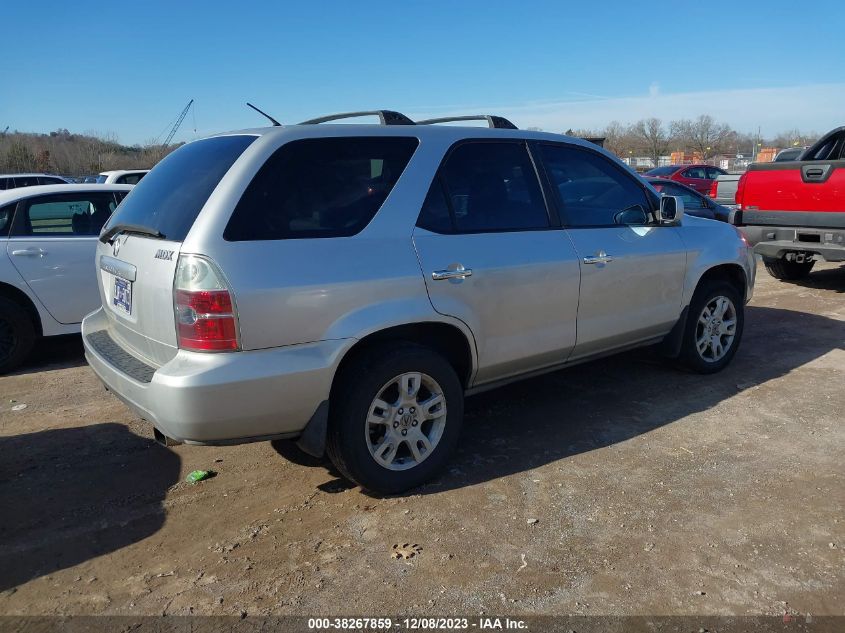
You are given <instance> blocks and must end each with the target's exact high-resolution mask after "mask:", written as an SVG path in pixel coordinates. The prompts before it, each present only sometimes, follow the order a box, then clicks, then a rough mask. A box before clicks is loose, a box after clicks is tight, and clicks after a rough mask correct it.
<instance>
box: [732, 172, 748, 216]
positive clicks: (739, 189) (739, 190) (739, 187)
mask: <svg viewBox="0 0 845 633" xmlns="http://www.w3.org/2000/svg"><path fill="white" fill-rule="evenodd" d="M747 176H748V172H745V173H744V174H742V176H740V177H739V181H738V182H737V183H736V193H735V194H734V202H736V205H737V209H740V210H742V198H743V196H744V195H745V179H746V177H747Z"/></svg>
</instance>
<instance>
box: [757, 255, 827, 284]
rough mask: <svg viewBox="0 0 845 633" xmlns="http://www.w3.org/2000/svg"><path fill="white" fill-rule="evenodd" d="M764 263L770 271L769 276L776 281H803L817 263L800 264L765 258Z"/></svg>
mask: <svg viewBox="0 0 845 633" xmlns="http://www.w3.org/2000/svg"><path fill="white" fill-rule="evenodd" d="M763 263H764V264H765V265H766V270H767V271H769V274H770V275H771V276H772V277H774V278H775V279H781V280H783V281H795V280H797V279H803V278H804V277H806V276H807V275H809V274H810V271H811V270H812V269H813V266H814V265H815V263H816V262H815V261H812V260H811V261H809V262H801V263H800V264H799V263H798V262H790V261H787V260H785V259H772V258H770V257H764V258H763Z"/></svg>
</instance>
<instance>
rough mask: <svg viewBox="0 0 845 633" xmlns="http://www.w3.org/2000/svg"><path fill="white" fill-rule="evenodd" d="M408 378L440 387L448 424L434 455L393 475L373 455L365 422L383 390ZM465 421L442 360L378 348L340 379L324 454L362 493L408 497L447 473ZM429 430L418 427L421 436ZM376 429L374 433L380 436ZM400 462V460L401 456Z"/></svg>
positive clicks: (458, 390)
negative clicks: (420, 378)
mask: <svg viewBox="0 0 845 633" xmlns="http://www.w3.org/2000/svg"><path fill="white" fill-rule="evenodd" d="M410 372H419V373H421V374H425V375H427V376H428V377H430V378H431V379H433V380H434V381H436V383H437V385H439V387H440V388H441V390H442V393H443V396H444V397H445V406H446V417H445V422H444V423H443V427H442V433H441V434H440V436H439V441H438V442H436V443H435V444H434V446H433V448H432V450H431V452H430V454H428V455H427V456H426V457H425V458H423V459H422V460H421V461H420V462H419V463H418V464H417V465H415V466H413V467H410V468H408V469H407V470H390V469H388V468H387V467H385V466H382V465H381V464H380V463H378V462H377V461H376V458H375V457H374V456H373V455H372V454H371V453H370V448H369V443H370V439H369V436H368V432H370V428H371V427H370V426H369V425H368V423H367V418H368V415H369V413H370V405H371V404H372V403H373V401H374V399H375V398H376V397H377V396H379V395H380V394H381V389H382V387H383V386H384V385H385V384H386V383H388V382H389V381H391V380H392V379H393V378H395V377H398V376H400V375H402V374H405V373H410ZM463 415H464V393H463V387H462V386H461V382H460V380H459V379H458V375H457V374H456V373H455V370H454V368H453V367H452V366H451V365H450V364H449V363H448V362H447V361H446V360H445V359H444V358H443V357H442V356H440V355H439V354H437V353H435V352H433V351H431V350H430V349H428V348H425V347H420V346H418V345H414V344H411V343H395V344H392V345H387V346H380V347H378V348H373V349H371V350H369V351H367V352H364V353H363V354H361V355H360V356H358V357H357V358H356V359H354V360H353V361H352V362H351V363H350V364H349V365H347V366H346V367H345V369H344V370H343V373H342V374H341V375H339V376H338V377H337V383H336V386H335V388H334V389H333V390H332V396H331V402H330V413H329V428H328V437H327V438H326V452H327V454H328V456H329V459H331V461H332V463H333V464H334V465H335V467H336V468H337V469H338V471H340V473H341V474H342V475H343V476H344V477H346V478H347V479H350V480H351V481H353V482H355V483H357V484H358V485H359V486H361V487H362V488H364V489H366V490H369V491H371V492H374V493H378V494H396V493H399V492H404V491H406V490H409V489H411V488H415V487H417V486H419V485H421V484H423V483H424V482H426V481H428V480H429V479H431V478H432V477H434V476H435V475H436V474H437V473H438V472H440V471H441V470H442V469H443V468H444V466H445V465H446V462H447V461H448V459H449V455H450V454H451V452H452V451H453V449H454V448H455V445H456V444H457V442H458V436H459V435H460V430H461V423H462V421H463ZM426 424H427V423H425V422H423V423H422V424H420V427H419V428H420V430H422V429H423V427H424V426H425V425H426ZM390 426H393V425H392V424H391V425H390ZM415 426H416V425H415ZM378 429H379V427H378V426H377V427H375V432H376V433H378V432H379V431H378ZM408 430H409V431H410V429H408ZM400 431H401V429H400ZM383 432H384V433H385V434H386V433H388V432H389V429H387V428H386V427H385V430H384V431H383ZM397 432H399V431H397ZM400 441H404V440H400ZM403 446H404V447H405V448H406V449H407V448H408V447H407V445H402V444H400V445H399V447H400V450H401V449H402V447H403ZM418 449H419V445H418ZM406 452H407V450H406ZM397 458H398V459H400V460H401V459H402V458H401V457H399V455H398V453H397Z"/></svg>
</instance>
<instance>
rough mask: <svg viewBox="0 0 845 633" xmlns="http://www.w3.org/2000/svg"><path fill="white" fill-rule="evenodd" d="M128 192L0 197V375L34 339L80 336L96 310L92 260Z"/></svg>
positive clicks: (71, 189)
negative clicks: (0, 248)
mask: <svg viewBox="0 0 845 633" xmlns="http://www.w3.org/2000/svg"><path fill="white" fill-rule="evenodd" d="M130 189H132V187H131V186H129V185H71V184H67V183H65V184H50V185H36V186H23V187H18V188H16V189H11V190H8V191H0V237H2V242H0V243H2V245H3V249H4V251H5V253H4V254H2V255H0V373H6V372H8V371H11V370H13V369H14V368H15V367H17V366H18V365H20V364H21V363H22V362H24V361H25V360H26V358H27V357H28V355H29V353H30V351H31V350H32V346H33V345H34V343H35V341H36V340H37V339H38V338H39V337H41V336H56V335H60V334H72V333H77V332H79V327H80V325H79V324H80V323H81V322H82V317H84V316H85V315H86V314H88V313H89V312H91V310H93V309H95V308H96V307H97V306H98V305H100V294H99V291H98V290H97V286H98V282H97V272H96V271H97V269H96V267H95V266H94V263H93V262H92V261H91V258H92V257H93V256H94V252H95V250H96V246H95V245H96V244H97V243H98V242H97V236H98V235H99V234H100V230H101V229H102V228H103V225H104V224H105V223H106V221H107V220H108V219H109V216H111V214H112V212H113V211H114V209H115V208H116V207H117V205H118V204H119V203H120V201H121V200H123V197H124V196H125V195H126V194H127V192H128V191H129V190H130Z"/></svg>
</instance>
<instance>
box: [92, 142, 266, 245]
mask: <svg viewBox="0 0 845 633" xmlns="http://www.w3.org/2000/svg"><path fill="white" fill-rule="evenodd" d="M256 138H257V137H255V136H246V135H237V136H216V137H214V138H207V139H203V140H201V141H194V142H193V143H188V144H187V145H184V146H182V147H180V148H179V149H177V150H176V151H175V152H173V153H172V154H169V155H168V156H167V157H166V158H165V159H164V160H162V161H161V162H160V163H159V164H158V165H156V167H155V169H153V170H152V171H151V172H150V173H149V174H147V175H146V176H144V179H143V180H141V182H139V183H138V184H137V185H136V186H135V188H134V189H133V190H132V195H130V196H127V197H126V199H125V200H124V201H123V203H122V204H121V205H120V207H119V208H118V210H117V211H116V212H115V214H114V215H113V216H112V217H111V220H109V223H108V224H107V225H106V230H108V229H109V228H111V227H112V226H114V225H116V224H135V225H138V226H143V227H145V228H148V229H151V230H153V231H158V232H159V233H161V234H162V235H164V239H167V240H174V241H176V242H181V241H182V240H184V239H185V236H187V235H188V231H189V230H190V229H191V226H192V225H193V223H194V220H196V219H197V216H198V215H199V212H200V210H201V209H202V207H203V205H204V204H205V203H206V201H207V200H208V197H209V196H210V195H211V192H212V191H214V188H215V187H216V186H217V184H218V183H219V182H220V179H221V178H223V176H224V175H225V174H226V172H227V171H229V168H230V167H231V166H232V164H233V163H234V162H235V161H236V160H237V159H238V157H239V156H240V155H241V154H242V153H243V151H244V150H245V149H246V148H247V147H249V145H250V144H251V143H252V142H253V141H255V139H256Z"/></svg>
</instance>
